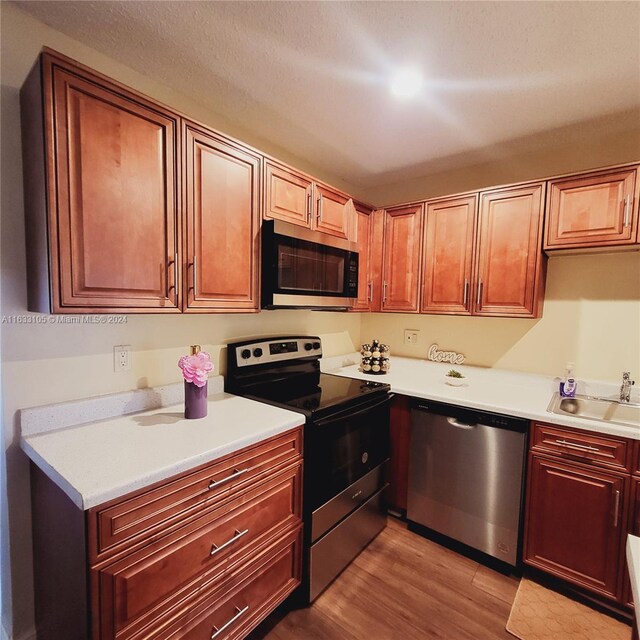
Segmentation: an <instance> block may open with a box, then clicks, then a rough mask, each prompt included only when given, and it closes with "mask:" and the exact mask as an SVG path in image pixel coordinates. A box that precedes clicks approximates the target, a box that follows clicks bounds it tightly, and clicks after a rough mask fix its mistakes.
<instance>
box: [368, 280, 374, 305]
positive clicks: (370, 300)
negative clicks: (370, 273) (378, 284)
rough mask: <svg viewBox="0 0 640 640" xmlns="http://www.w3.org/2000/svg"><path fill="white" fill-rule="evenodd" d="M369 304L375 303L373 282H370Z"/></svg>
mask: <svg viewBox="0 0 640 640" xmlns="http://www.w3.org/2000/svg"><path fill="white" fill-rule="evenodd" d="M368 287H369V302H373V280H369V284H368Z"/></svg>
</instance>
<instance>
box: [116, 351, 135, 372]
mask: <svg viewBox="0 0 640 640" xmlns="http://www.w3.org/2000/svg"><path fill="white" fill-rule="evenodd" d="M113 370H114V371H115V372H116V373H119V372H120V371H131V345H128V344H118V345H116V346H115V347H113Z"/></svg>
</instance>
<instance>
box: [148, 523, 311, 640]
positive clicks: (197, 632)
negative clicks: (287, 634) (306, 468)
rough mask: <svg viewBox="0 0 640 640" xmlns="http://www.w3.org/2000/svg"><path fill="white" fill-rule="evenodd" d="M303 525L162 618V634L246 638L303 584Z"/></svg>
mask: <svg viewBox="0 0 640 640" xmlns="http://www.w3.org/2000/svg"><path fill="white" fill-rule="evenodd" d="M301 549H302V540H301V529H298V530H297V531H295V532H292V533H291V534H288V535H287V537H286V538H283V539H282V540H280V541H279V542H277V543H276V544H275V545H274V546H272V547H270V549H269V550H267V551H266V552H265V553H264V554H262V556H261V557H260V558H257V559H256V561H255V562H253V563H252V564H251V565H250V566H248V567H246V568H243V569H242V570H241V571H239V572H237V573H236V574H234V575H232V576H231V577H230V579H229V580H228V581H226V582H225V583H224V584H223V585H221V586H220V588H217V589H215V591H213V592H210V593H209V594H207V595H206V596H205V597H204V598H202V599H201V600H200V601H198V603H196V604H195V605H194V606H193V607H192V609H191V610H190V611H189V612H188V613H187V614H183V615H182V616H179V617H174V618H172V619H170V620H168V621H166V622H163V623H162V624H161V625H160V626H159V628H157V630H156V632H155V633H154V634H153V637H154V639H157V640H179V639H180V640H211V639H212V638H213V640H229V639H231V638H234V639H235V638H237V639H240V638H244V637H245V636H246V635H247V634H248V633H249V632H250V631H251V630H252V629H254V628H255V627H256V626H257V625H258V624H259V623H260V622H261V621H262V620H263V619H264V618H265V617H266V616H267V615H268V614H269V613H270V612H271V611H273V609H274V608H275V607H277V606H278V605H279V604H280V603H281V602H282V601H283V600H284V599H285V598H286V597H287V596H288V595H289V594H290V593H291V592H292V591H293V590H294V589H295V588H296V587H297V586H298V585H299V584H300V558H301Z"/></svg>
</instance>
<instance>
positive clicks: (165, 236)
mask: <svg viewBox="0 0 640 640" xmlns="http://www.w3.org/2000/svg"><path fill="white" fill-rule="evenodd" d="M41 64H42V82H43V86H42V89H43V104H44V110H45V112H44V127H45V138H44V140H45V143H44V144H45V149H41V150H40V152H41V153H40V155H41V157H40V159H39V163H40V164H41V163H42V162H43V160H42V157H45V158H46V162H47V176H48V184H47V187H46V189H47V191H48V194H47V195H48V198H47V200H48V204H49V207H48V212H47V214H45V215H43V216H42V222H37V221H35V220H34V217H35V216H37V213H35V214H34V212H33V208H34V207H35V208H37V207H38V205H37V204H35V202H34V199H35V196H34V194H29V195H28V196H27V198H26V200H27V203H26V204H27V208H28V209H32V211H31V213H29V212H28V213H27V219H28V221H29V222H30V223H31V224H32V225H33V224H35V225H36V226H37V224H44V219H45V218H47V217H48V232H49V251H50V256H49V261H50V262H49V271H50V274H49V275H50V278H51V282H50V287H51V296H50V309H51V311H53V312H62V311H96V310H101V311H107V310H128V311H154V312H157V311H172V312H175V311H179V309H178V300H179V291H178V288H179V279H180V268H179V264H177V263H175V262H174V260H175V259H176V256H177V254H178V246H179V236H178V209H177V200H178V184H177V168H178V158H177V152H176V146H177V117H176V116H174V115H173V114H172V113H171V112H169V111H167V110H165V109H163V108H162V107H160V106H157V105H155V104H153V103H151V102H150V101H146V100H144V99H143V98H141V97H140V96H138V95H136V94H134V93H132V92H128V91H127V90H126V89H124V88H123V87H121V86H119V85H117V84H112V83H110V82H109V81H108V80H106V79H104V78H102V77H99V76H93V75H92V74H90V73H88V72H86V71H84V70H83V69H80V68H75V67H74V66H73V65H71V64H68V63H67V62H66V61H64V60H59V59H57V58H56V57H53V56H51V55H48V54H43V56H42V58H41ZM39 82H40V78H39V77H38V74H37V70H36V73H35V74H34V73H32V76H31V77H30V78H29V79H28V80H27V83H26V84H25V87H24V88H23V92H22V109H23V115H24V118H25V123H24V124H23V130H24V131H25V139H26V141H25V143H26V144H28V140H29V138H30V135H33V132H27V131H26V129H27V128H32V127H34V126H36V119H35V118H31V116H34V114H35V109H37V106H35V105H33V104H29V103H30V101H31V100H33V99H34V98H35V99H37V94H38V90H37V88H36V87H35V86H34V85H35V84H36V83H39ZM30 83H31V86H30ZM41 108H42V106H41V105H40V109H41ZM40 135H42V133H40ZM41 144H42V143H41ZM37 152H38V150H37V149H34V148H31V149H29V150H26V151H25V172H29V171H32V170H33V169H32V167H30V166H29V165H30V163H31V162H36V160H35V158H34V157H33V156H31V157H30V154H32V153H33V154H36V153H37ZM26 184H27V185H28V184H29V178H27V179H26ZM41 188H42V187H41ZM37 235H38V231H37V230H35V229H34V228H33V226H31V227H30V230H29V231H28V251H29V252H30V251H31V250H32V249H33V250H34V251H36V250H37V249H36V248H35V247H32V246H31V244H30V240H31V239H32V238H33V237H34V236H37ZM30 306H31V305H30ZM38 310H42V309H38Z"/></svg>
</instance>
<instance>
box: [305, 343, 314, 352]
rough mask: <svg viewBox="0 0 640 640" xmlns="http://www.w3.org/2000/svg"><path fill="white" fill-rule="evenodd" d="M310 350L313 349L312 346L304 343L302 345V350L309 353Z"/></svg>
mask: <svg viewBox="0 0 640 640" xmlns="http://www.w3.org/2000/svg"><path fill="white" fill-rule="evenodd" d="M311 349H313V345H312V344H311V343H310V342H306V343H305V345H304V350H305V351H311Z"/></svg>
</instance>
